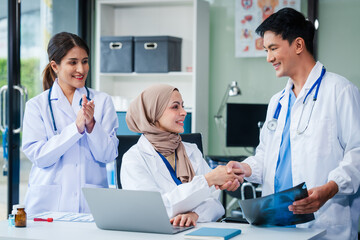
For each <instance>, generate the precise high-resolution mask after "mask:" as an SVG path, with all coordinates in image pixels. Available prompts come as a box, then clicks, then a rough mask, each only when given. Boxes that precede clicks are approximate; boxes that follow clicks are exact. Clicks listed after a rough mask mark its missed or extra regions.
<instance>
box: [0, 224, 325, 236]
mask: <svg viewBox="0 0 360 240" xmlns="http://www.w3.org/2000/svg"><path fill="white" fill-rule="evenodd" d="M199 227H218V228H239V229H241V231H242V232H241V234H240V235H238V236H236V237H234V238H232V239H234V240H236V239H246V240H250V239H253V240H259V239H276V240H279V239H285V240H287V239H291V240H300V239H317V238H319V237H321V236H324V235H325V233H326V231H325V230H321V229H302V228H280V227H271V228H265V227H255V226H251V225H249V224H237V223H217V222H213V223H200V224H198V225H197V226H196V228H199ZM191 231H194V229H190V230H187V231H185V232H181V233H178V234H175V235H167V234H154V233H139V232H125V231H107V230H101V229H98V228H97V227H96V225H95V223H80V222H59V221H57V222H52V223H48V222H34V221H31V220H28V222H27V227H26V228H15V227H8V222H7V221H0V240H5V239H17V240H20V239H37V240H38V239H54V240H56V239H61V240H63V239H65V240H80V239H89V240H92V239H101V240H107V239H111V240H113V239H126V240H138V239H142V240H143V239H150V240H151V239H159V240H161V239H164V240H171V239H184V234H186V233H189V232H191Z"/></svg>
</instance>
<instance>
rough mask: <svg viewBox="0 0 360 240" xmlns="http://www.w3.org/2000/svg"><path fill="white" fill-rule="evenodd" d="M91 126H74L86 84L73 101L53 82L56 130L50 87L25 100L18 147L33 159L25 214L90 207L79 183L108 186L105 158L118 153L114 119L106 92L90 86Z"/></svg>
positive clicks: (75, 210) (116, 125) (79, 209)
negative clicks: (81, 129)
mask: <svg viewBox="0 0 360 240" xmlns="http://www.w3.org/2000/svg"><path fill="white" fill-rule="evenodd" d="M89 91H90V98H91V99H93V100H94V104H95V112H94V119H95V126H94V129H93V131H92V132H91V133H90V134H89V133H87V132H86V131H85V133H83V134H80V133H79V132H78V130H77V127H76V125H75V120H76V116H77V113H78V111H79V110H80V105H79V101H80V99H81V96H82V94H85V95H86V89H85V88H81V89H76V91H75V93H74V97H73V101H72V106H71V105H70V103H69V101H68V100H67V98H66V97H65V95H64V94H63V92H62V90H61V88H60V86H59V84H58V82H57V81H55V82H54V85H53V89H52V92H51V99H52V100H51V104H52V108H53V113H54V118H55V123H56V126H57V129H58V135H55V133H54V127H53V121H52V118H51V114H50V109H49V102H48V95H49V90H47V91H44V92H43V93H41V94H40V95H38V96H36V97H34V98H32V99H31V100H30V101H28V102H27V104H26V109H25V115H24V128H23V137H22V150H23V152H24V153H25V155H26V156H27V157H28V158H29V159H30V161H31V162H32V163H33V165H32V168H31V172H30V176H29V185H28V191H27V194H26V197H25V205H26V211H27V213H28V214H31V213H40V212H45V211H62V212H89V209H88V206H87V204H86V201H85V199H84V196H83V194H82V190H81V188H82V187H102V188H106V187H108V182H107V174H106V163H108V162H111V161H113V160H114V159H115V158H116V156H117V146H118V139H117V137H116V129H117V127H118V119H117V116H116V112H115V109H114V106H113V103H112V100H111V98H110V96H109V95H107V94H105V93H101V92H97V91H94V90H92V89H89Z"/></svg>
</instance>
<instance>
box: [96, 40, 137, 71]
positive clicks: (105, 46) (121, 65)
mask: <svg viewBox="0 0 360 240" xmlns="http://www.w3.org/2000/svg"><path fill="white" fill-rule="evenodd" d="M133 46H134V44H133V37H132V36H126V37H125V36H124V37H120V36H106V37H105V36H104V37H101V47H100V49H101V54H100V55H101V56H100V72H102V73H130V72H133V71H134V47H133Z"/></svg>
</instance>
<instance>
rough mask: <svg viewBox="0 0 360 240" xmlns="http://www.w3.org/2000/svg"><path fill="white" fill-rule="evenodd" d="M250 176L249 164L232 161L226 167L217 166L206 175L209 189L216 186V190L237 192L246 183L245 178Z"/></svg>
mask: <svg viewBox="0 0 360 240" xmlns="http://www.w3.org/2000/svg"><path fill="white" fill-rule="evenodd" d="M250 175H251V168H250V166H249V165H248V164H246V163H240V162H236V161H230V162H229V163H228V164H227V165H226V166H221V165H220V166H217V167H216V168H215V169H214V170H212V171H211V172H209V173H207V174H205V179H206V181H207V182H208V185H209V187H211V186H213V185H214V186H215V187H216V189H221V190H224V189H226V190H228V191H235V190H236V189H237V188H238V187H239V186H240V184H241V183H243V182H244V177H249V176H250Z"/></svg>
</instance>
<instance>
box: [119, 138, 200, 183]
mask: <svg viewBox="0 0 360 240" xmlns="http://www.w3.org/2000/svg"><path fill="white" fill-rule="evenodd" d="M180 136H181V139H182V141H184V142H189V143H195V144H196V145H197V147H198V148H199V150H200V151H201V153H203V147H202V136H201V133H187V134H180ZM117 138H118V139H119V146H118V156H117V158H116V160H115V161H116V165H115V175H116V176H115V179H116V186H117V188H119V189H121V188H122V186H121V180H120V171H121V162H122V158H123V155H124V154H125V153H126V152H127V151H128V150H129V149H130V148H131V147H132V146H133V145H135V144H136V143H137V142H138V140H139V138H140V135H117Z"/></svg>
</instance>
